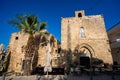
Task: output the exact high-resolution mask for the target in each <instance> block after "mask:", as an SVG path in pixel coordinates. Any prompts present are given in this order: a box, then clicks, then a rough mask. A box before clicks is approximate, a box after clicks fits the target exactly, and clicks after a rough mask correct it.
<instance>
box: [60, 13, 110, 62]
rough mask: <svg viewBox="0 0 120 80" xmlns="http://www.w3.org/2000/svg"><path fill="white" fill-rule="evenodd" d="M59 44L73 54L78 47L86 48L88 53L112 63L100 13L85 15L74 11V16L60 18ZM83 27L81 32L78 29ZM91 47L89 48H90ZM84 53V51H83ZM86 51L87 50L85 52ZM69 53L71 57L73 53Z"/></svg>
mask: <svg viewBox="0 0 120 80" xmlns="http://www.w3.org/2000/svg"><path fill="white" fill-rule="evenodd" d="M61 25H62V27H61V39H62V42H61V46H62V49H63V50H67V51H69V49H70V50H71V52H72V53H73V54H74V52H75V50H76V49H78V51H79V52H78V53H80V52H82V51H80V49H81V48H83V47H84V48H86V49H87V50H88V51H89V52H88V53H89V55H91V54H92V57H94V58H98V59H102V60H103V61H104V63H109V64H112V57H111V52H110V46H109V42H108V37H107V34H106V30H105V25H104V19H103V16H102V15H93V16H85V15H84V11H76V12H75V17H68V18H62V21H61ZM81 28H82V29H83V30H84V32H83V34H82V33H81V31H80V29H81ZM90 49H91V50H90ZM83 53H84V51H83ZM86 53H87V52H86ZM73 54H72V55H71V56H72V58H73V56H74V55H73Z"/></svg>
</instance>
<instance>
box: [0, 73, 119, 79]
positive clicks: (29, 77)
mask: <svg viewBox="0 0 120 80" xmlns="http://www.w3.org/2000/svg"><path fill="white" fill-rule="evenodd" d="M36 77H38V80H47V78H46V77H47V76H41V77H40V76H36V75H34V76H9V77H6V78H5V80H10V79H11V80H37V79H36ZM49 78H50V79H49V80H120V75H115V76H114V79H113V78H112V76H111V75H107V74H100V75H94V76H93V77H92V79H90V76H89V75H84V74H82V75H79V76H72V75H68V76H66V75H65V76H64V75H52V76H51V75H50V76H49ZM0 80H2V77H0Z"/></svg>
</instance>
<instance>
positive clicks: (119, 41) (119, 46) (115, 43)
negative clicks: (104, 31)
mask: <svg viewBox="0 0 120 80" xmlns="http://www.w3.org/2000/svg"><path fill="white" fill-rule="evenodd" d="M108 37H109V39H110V46H111V51H112V56H113V61H114V63H116V62H117V63H118V64H120V22H119V23H117V24H116V25H114V26H113V27H112V28H111V29H110V30H108Z"/></svg>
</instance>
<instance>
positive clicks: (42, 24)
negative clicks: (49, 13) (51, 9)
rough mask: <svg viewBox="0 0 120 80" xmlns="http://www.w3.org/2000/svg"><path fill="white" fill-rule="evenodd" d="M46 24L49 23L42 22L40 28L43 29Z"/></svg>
mask: <svg viewBox="0 0 120 80" xmlns="http://www.w3.org/2000/svg"><path fill="white" fill-rule="evenodd" d="M46 26H47V23H45V22H41V23H40V26H39V27H38V28H39V30H43V29H44V28H45V27H46Z"/></svg>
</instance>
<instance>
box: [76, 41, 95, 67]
mask: <svg viewBox="0 0 120 80" xmlns="http://www.w3.org/2000/svg"><path fill="white" fill-rule="evenodd" d="M76 49H77V58H78V59H79V60H77V61H79V62H78V63H79V65H81V66H86V67H90V64H91V59H92V58H93V57H94V56H95V53H94V50H93V48H92V47H91V46H90V45H88V44H85V43H84V44H81V45H79V46H77V47H76Z"/></svg>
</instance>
